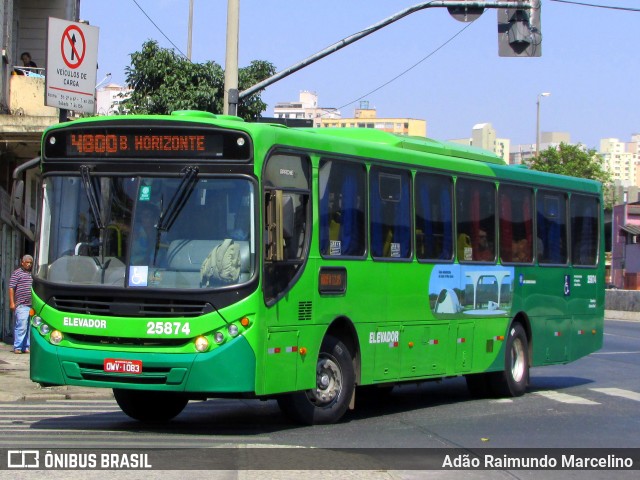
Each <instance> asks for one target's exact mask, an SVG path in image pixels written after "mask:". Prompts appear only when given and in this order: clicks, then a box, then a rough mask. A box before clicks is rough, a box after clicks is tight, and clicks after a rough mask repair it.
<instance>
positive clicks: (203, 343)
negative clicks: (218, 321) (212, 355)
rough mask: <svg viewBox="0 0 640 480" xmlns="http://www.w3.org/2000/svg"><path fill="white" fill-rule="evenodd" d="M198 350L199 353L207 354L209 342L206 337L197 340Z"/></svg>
mask: <svg viewBox="0 0 640 480" xmlns="http://www.w3.org/2000/svg"><path fill="white" fill-rule="evenodd" d="M195 343H196V350H197V351H199V352H206V351H207V350H208V348H209V340H207V339H206V338H205V337H198V338H196V342H195Z"/></svg>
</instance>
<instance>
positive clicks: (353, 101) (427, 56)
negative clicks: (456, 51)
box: [323, 20, 475, 116]
mask: <svg viewBox="0 0 640 480" xmlns="http://www.w3.org/2000/svg"><path fill="white" fill-rule="evenodd" d="M474 23H475V20H473V21H471V22H469V23H468V24H467V25H465V26H464V27H463V28H461V29H460V30H459V31H458V32H457V33H456V34H454V35H453V36H451V37H450V38H449V39H447V40H446V41H445V42H443V43H442V44H440V45H439V46H438V47H437V48H435V49H434V50H432V51H431V52H429V54H427V55H426V56H424V57H422V58H421V59H420V60H418V61H417V62H416V63H414V64H413V65H411V66H410V67H409V68H407V69H405V70H403V71H402V72H400V73H399V74H398V75H396V76H395V77H393V78H392V79H390V80H388V81H387V82H385V83H383V84H382V85H380V86H378V87H376V88H374V89H373V90H371V91H370V92H367V93H365V94H364V95H361V96H360V97H358V98H356V99H355V100H352V101H350V102H349V103H345V104H344V105H342V106H340V107H338V108H337V109H336V110H340V109H342V108H345V107H348V106H349V105H352V104H354V103H356V102H357V101H359V100H362V99H363V98H365V97H367V96H369V95H371V94H373V93H375V92H377V91H378V90H381V89H383V88H384V87H386V86H387V85H389V84H391V83H393V82H395V81H396V80H397V79H399V78H400V77H402V76H404V75H406V74H407V73H409V72H410V71H411V70H413V69H414V68H416V67H417V66H418V65H420V64H421V63H422V62H425V61H426V60H428V59H429V58H431V57H432V56H433V55H435V54H436V53H437V52H438V51H440V50H442V49H443V48H444V47H445V46H447V45H448V44H449V43H451V42H452V41H453V40H454V39H455V38H456V37H458V36H459V35H461V34H462V32H464V31H465V30H466V29H467V28H469V27H470V26H471V25H473V24H474ZM330 113H331V112H327V113H326V114H323V116H324V115H328V114H330Z"/></svg>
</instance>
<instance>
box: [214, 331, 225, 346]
mask: <svg viewBox="0 0 640 480" xmlns="http://www.w3.org/2000/svg"><path fill="white" fill-rule="evenodd" d="M213 339H214V340H215V341H216V343H217V344H221V343H222V342H224V335H223V334H222V332H216V333H215V334H214V335H213Z"/></svg>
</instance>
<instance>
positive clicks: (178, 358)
mask: <svg viewBox="0 0 640 480" xmlns="http://www.w3.org/2000/svg"><path fill="white" fill-rule="evenodd" d="M31 333H32V335H31V380H33V381H34V382H38V383H41V384H44V385H76V386H83V387H101V388H129V389H136V390H160V391H174V392H186V393H188V392H192V393H204V394H215V393H217V392H218V393H225V394H228V393H251V392H254V391H255V370H256V357H255V354H254V352H253V350H252V349H251V346H250V345H249V343H248V342H247V340H246V339H245V338H244V337H238V338H235V339H234V340H232V341H230V342H228V343H226V344H224V345H222V346H220V347H216V348H214V349H213V350H212V351H209V352H204V353H164V352H158V351H155V352H144V353H143V352H137V351H126V350H123V351H117V352H116V351H104V350H91V349H84V348H80V347H78V348H73V347H59V346H55V345H51V344H50V343H49V342H47V341H46V340H45V339H44V338H43V337H42V336H41V335H39V334H38V333H37V332H34V331H32V332H31ZM106 359H115V360H124V361H134V362H142V372H141V373H139V374H133V373H114V372H106V371H105V369H104V364H105V360H106Z"/></svg>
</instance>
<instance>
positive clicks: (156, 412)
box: [113, 388, 189, 423]
mask: <svg viewBox="0 0 640 480" xmlns="http://www.w3.org/2000/svg"><path fill="white" fill-rule="evenodd" d="M113 396H114V397H115V399H116V402H118V406H119V407H120V409H121V410H122V411H123V412H124V413H125V414H127V415H128V416H129V417H131V418H133V419H134V420H138V421H140V422H145V423H159V422H168V421H169V420H171V419H172V418H174V417H176V416H177V415H178V414H180V412H182V410H184V407H186V406H187V403H188V402H189V399H188V398H187V397H185V396H183V395H181V394H179V393H173V392H150V391H146V390H126V389H121V388H114V389H113Z"/></svg>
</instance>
